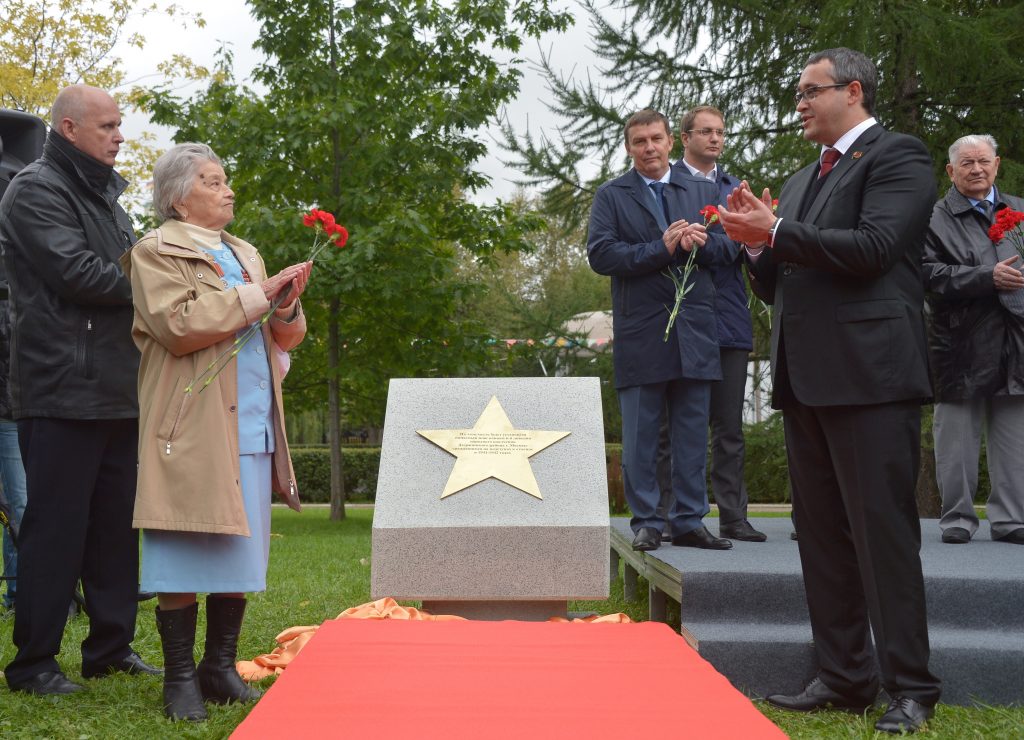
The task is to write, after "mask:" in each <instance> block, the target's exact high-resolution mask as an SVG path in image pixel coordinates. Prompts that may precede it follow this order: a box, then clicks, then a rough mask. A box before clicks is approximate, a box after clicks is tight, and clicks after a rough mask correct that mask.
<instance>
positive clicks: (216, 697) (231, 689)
mask: <svg viewBox="0 0 1024 740" xmlns="http://www.w3.org/2000/svg"><path fill="white" fill-rule="evenodd" d="M244 616H245V599H232V598H225V597H222V596H212V595H211V596H207V597H206V651H205V653H204V654H203V659H202V660H201V661H199V667H198V668H197V669H196V672H197V673H198V674H199V688H200V689H201V690H202V692H203V698H204V699H206V701H212V702H214V703H215V704H229V703H231V702H234V701H256V700H257V699H259V698H260V696H262V694H261V692H260V691H258V690H256V689H254V688H251V687H250V686H249V685H248V684H246V682H245V681H243V680H242V677H241V676H239V675H238V671H237V670H235V655H236V653H237V652H238V634H239V633H240V632H241V631H242V618H243V617H244Z"/></svg>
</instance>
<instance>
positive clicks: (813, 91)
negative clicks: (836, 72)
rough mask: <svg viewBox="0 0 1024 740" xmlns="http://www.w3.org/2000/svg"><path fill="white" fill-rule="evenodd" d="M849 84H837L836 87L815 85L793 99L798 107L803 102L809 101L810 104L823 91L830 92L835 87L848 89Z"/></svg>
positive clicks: (801, 91)
mask: <svg viewBox="0 0 1024 740" xmlns="http://www.w3.org/2000/svg"><path fill="white" fill-rule="evenodd" d="M849 84H850V83H849V82H837V83H836V84H834V85H813V86H811V87H808V88H807V89H806V90H800V91H798V92H797V94H796V95H794V96H793V99H794V100H796V103H797V105H799V104H800V101H801V100H807V101H808V102H810V101H811V100H814V99H815V98H816V97H818V95H820V94H821V91H822V90H828V89H829V88H833V87H846V86H847V85H849Z"/></svg>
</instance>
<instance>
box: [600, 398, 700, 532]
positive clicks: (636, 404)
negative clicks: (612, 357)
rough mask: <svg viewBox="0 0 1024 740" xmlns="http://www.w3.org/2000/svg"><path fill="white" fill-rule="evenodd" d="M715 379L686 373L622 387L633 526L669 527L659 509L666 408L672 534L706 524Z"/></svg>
mask: <svg viewBox="0 0 1024 740" xmlns="http://www.w3.org/2000/svg"><path fill="white" fill-rule="evenodd" d="M710 386H711V381H707V380H688V379H684V378H680V379H677V380H672V381H667V382H664V383H650V384H647V385H637V386H630V387H628V388H619V389H618V395H619V405H620V407H621V409H622V482H623V487H624V488H625V493H626V502H627V503H628V504H629V508H630V510H631V511H632V512H633V517H632V519H631V520H630V525H631V527H632V528H633V531H634V532H636V531H638V530H639V529H640V528H641V527H650V528H653V529H656V530H658V531H659V532H661V531H663V530H664V528H665V523H666V522H665V518H664V515H660V514H658V512H657V509H658V503H659V501H660V500H661V490H660V488H659V486H658V480H657V473H656V471H657V456H658V430H659V428H660V425H661V419H662V417H663V416H664V415H665V413H666V408H667V413H668V418H669V429H670V440H671V448H672V491H673V494H674V497H673V501H672V510H671V511H670V512H669V514H668V523H669V524H670V526H671V532H672V534H677V535H678V534H685V533H686V532H691V531H693V530H694V529H697V528H698V527H702V526H703V521H702V520H703V518H704V516H705V515H706V514H707V513H708V494H707V486H706V485H705V471H706V469H707V467H706V463H707V443H708V441H707V440H708V399H709V397H710Z"/></svg>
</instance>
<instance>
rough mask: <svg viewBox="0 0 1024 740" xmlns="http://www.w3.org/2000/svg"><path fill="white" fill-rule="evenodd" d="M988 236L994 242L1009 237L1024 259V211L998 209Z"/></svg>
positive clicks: (996, 242)
mask: <svg viewBox="0 0 1024 740" xmlns="http://www.w3.org/2000/svg"><path fill="white" fill-rule="evenodd" d="M988 238H989V239H991V240H992V243H993V244H998V243H999V242H1001V241H1002V240H1003V239H1009V240H1010V244H1012V245H1013V248H1014V249H1016V250H1017V254H1019V255H1020V256H1021V258H1022V259H1024V213H1021V212H1020V211H1015V210H1013V209H1012V208H1003V209H1002V210H1000V211H996V218H995V221H993V222H992V225H991V226H990V227H989V229H988Z"/></svg>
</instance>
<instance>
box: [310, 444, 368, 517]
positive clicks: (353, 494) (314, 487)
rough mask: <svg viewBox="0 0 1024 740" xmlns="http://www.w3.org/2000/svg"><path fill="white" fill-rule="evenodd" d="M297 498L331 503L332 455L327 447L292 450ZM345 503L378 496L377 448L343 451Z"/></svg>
mask: <svg viewBox="0 0 1024 740" xmlns="http://www.w3.org/2000/svg"><path fill="white" fill-rule="evenodd" d="M291 453H292V465H293V466H294V467H295V480H296V482H297V483H298V485H299V497H300V498H301V499H302V500H303V501H305V502H306V503H314V504H317V503H320V504H325V503H330V500H331V455H330V451H329V450H328V449H327V448H326V447H292V448H291ZM341 464H342V469H343V470H344V473H345V500H346V501H373V499H374V497H375V496H376V495H377V471H378V469H379V468H380V448H379V447H342V448H341Z"/></svg>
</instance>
